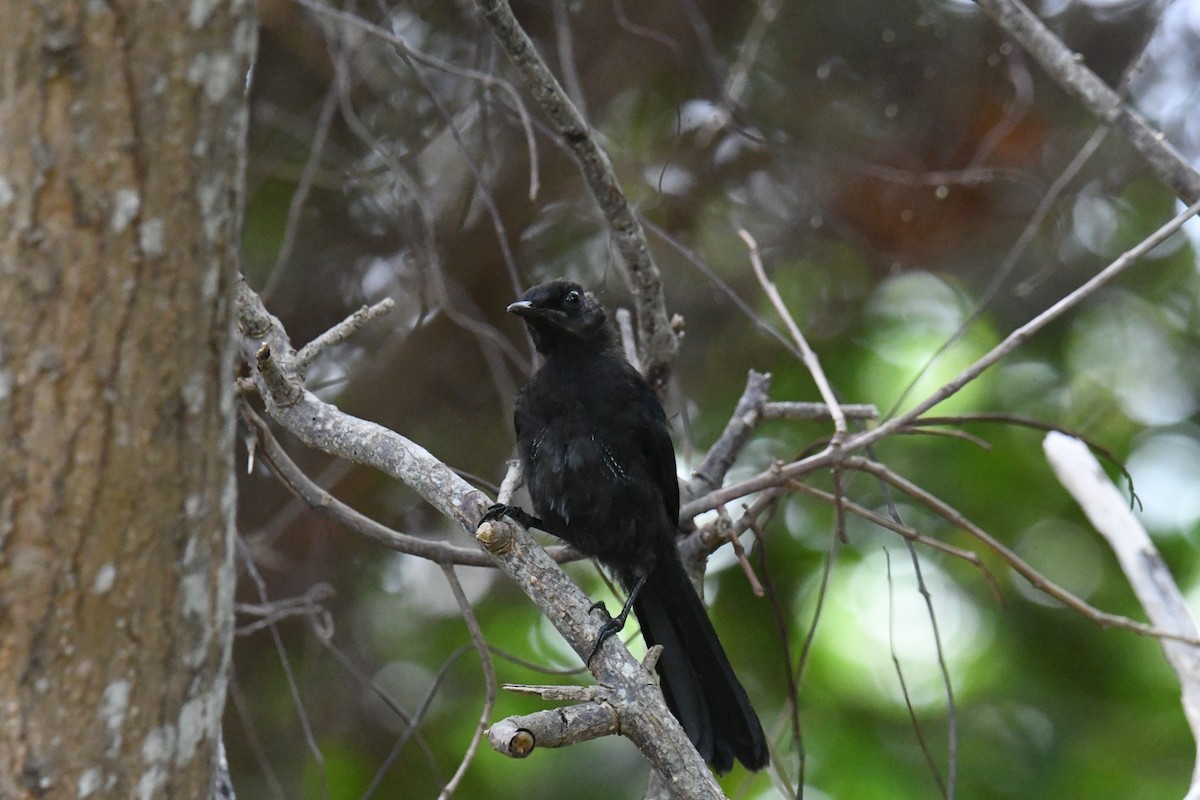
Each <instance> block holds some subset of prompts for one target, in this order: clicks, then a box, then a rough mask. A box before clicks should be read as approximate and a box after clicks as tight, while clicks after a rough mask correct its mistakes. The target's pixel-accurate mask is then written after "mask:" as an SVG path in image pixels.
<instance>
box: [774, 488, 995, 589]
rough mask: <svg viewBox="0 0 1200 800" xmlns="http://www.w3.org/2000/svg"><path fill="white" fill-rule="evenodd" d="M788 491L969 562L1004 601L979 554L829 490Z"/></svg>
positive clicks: (992, 575) (993, 577)
mask: <svg viewBox="0 0 1200 800" xmlns="http://www.w3.org/2000/svg"><path fill="white" fill-rule="evenodd" d="M788 488H790V489H793V490H795V491H797V492H800V493H801V494H806V495H809V496H810V497H815V498H817V499H818V500H823V501H824V502H826V503H829V504H831V505H840V506H841V507H842V508H844V509H845V510H846V511H849V512H850V513H851V514H853V515H854V516H856V517H858V518H860V519H863V520H865V521H867V522H870V523H871V524H872V525H876V526H878V527H880V528H883V529H884V530H888V531H891V532H892V533H895V534H897V535H898V536H901V537H903V538H905V539H907V540H908V541H910V542H915V543H917V544H921V545H924V546H925V547H928V548H929V549H931V550H937V551H938V552H940V553H945V554H946V555H948V556H950V557H952V558H957V559H959V560H960V561H965V562H966V563H968V564H970V565H971V566H972V567H975V569H977V570H979V571H980V573H982V574H983V577H984V578H985V579H986V580H987V582H988V585H989V586H990V587H991V589H992V595H993V597H995V598H996V601H997V602H1000V601H1002V600H1003V595H1002V593H1001V591H1000V582H999V581H998V580H996V576H995V574H993V573H992V571H991V570H990V569H988V567H987V564H984V563H983V559H981V558H980V557H979V554H978V553H974V552H972V551H970V550H964V549H963V548H961V547H955V546H954V545H952V544H946V543H945V542H943V541H940V540H938V539H933V538H931V537H929V536H925V535H923V534H920V533H917V531H915V530H914V529H912V528H910V527H908V526H907V525H904V524H902V523H899V522H896V521H894V520H891V519H888V518H887V517H885V516H883V515H882V514H877V513H875V512H874V511H872V510H870V509H869V508H864V507H863V506H860V505H859V504H858V503H855V502H852V501H850V500H847V499H846V498H845V497H844V496H843V497H841V498H840V499H839V498H836V497H834V495H833V493H832V492H826V491H825V490H823V489H818V488H816V487H815V486H809V485H808V484H807V483H801V482H799V481H789V482H788Z"/></svg>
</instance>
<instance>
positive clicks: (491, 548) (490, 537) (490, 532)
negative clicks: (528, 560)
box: [475, 520, 513, 556]
mask: <svg viewBox="0 0 1200 800" xmlns="http://www.w3.org/2000/svg"><path fill="white" fill-rule="evenodd" d="M499 522H500V521H499V520H484V521H483V522H481V523H480V524H479V527H478V528H476V529H475V541H477V542H479V546H480V547H482V548H483V549H484V550H486V551H487V552H489V553H491V554H492V555H494V556H496V555H502V554H504V553H507V552H508V551H509V550H511V549H512V546H513V534H512V523H505V524H498V523H499Z"/></svg>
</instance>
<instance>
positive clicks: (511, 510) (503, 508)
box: [479, 503, 541, 528]
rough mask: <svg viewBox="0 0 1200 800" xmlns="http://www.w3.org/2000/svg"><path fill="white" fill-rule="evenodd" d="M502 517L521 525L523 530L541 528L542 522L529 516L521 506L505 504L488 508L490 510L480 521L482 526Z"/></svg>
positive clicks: (497, 504)
mask: <svg viewBox="0 0 1200 800" xmlns="http://www.w3.org/2000/svg"><path fill="white" fill-rule="evenodd" d="M501 517H508V518H509V519H511V520H512V521H513V522H515V523H517V524H518V525H520V526H521V527H522V528H540V527H541V526H540V520H539V519H538V518H537V517H535V516H533V515H532V514H529V513H528V512H526V511H525V509H523V508H521V507H520V506H509V505H505V504H504V503H493V504H492V505H490V506H488V510H487V511H485V512H484V514H483V518H482V519H480V520H479V524H480V525H482V524H483V523H485V522H493V521H495V520H498V519H500V518H501Z"/></svg>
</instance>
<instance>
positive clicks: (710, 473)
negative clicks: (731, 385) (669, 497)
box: [681, 370, 771, 498]
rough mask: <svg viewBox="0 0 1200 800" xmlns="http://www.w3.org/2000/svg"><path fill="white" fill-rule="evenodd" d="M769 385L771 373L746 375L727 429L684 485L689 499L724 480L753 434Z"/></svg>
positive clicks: (684, 495)
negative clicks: (744, 386) (743, 387)
mask: <svg viewBox="0 0 1200 800" xmlns="http://www.w3.org/2000/svg"><path fill="white" fill-rule="evenodd" d="M770 388H771V375H770V373H767V372H755V371H754V370H750V374H749V375H748V376H747V377H746V388H745V389H744V390H742V396H741V398H740V399H739V400H738V401H737V405H736V406H735V407H734V409H733V413H732V414H731V415H730V416H729V422H728V423H726V425H725V430H724V431H723V432H722V433H721V436H720V438H718V439H717V441H715V442H714V443H713V445H712V447H710V448H709V449H708V453H706V454H705V456H704V458H703V460H701V461H700V464H699V465H698V466H697V467H696V469H695V470H694V471H693V472H692V477H691V478H689V479H688V481H687V482H686V483H685V484H684V485H683V487H682V488H683V491H682V492H681V494H682V496H683V497H685V498H690V497H695V496H697V495H699V494H701V493H702V492H710V491H712V490H713V489H716V488H717V487H719V486H720V485H721V484H722V483H723V482H724V480H725V475H726V473H728V472H729V468H730V467H732V466H733V462H734V461H735V460H737V457H738V454H739V453H741V452H742V448H743V447H745V446H746V442H747V441H748V440H749V438H750V433H751V432H752V431H753V430H754V426H755V425H756V424H757V423H758V419H759V415H760V413H761V411H762V407H763V404H764V403H766V401H767V390H768V389H770Z"/></svg>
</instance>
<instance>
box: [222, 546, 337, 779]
mask: <svg viewBox="0 0 1200 800" xmlns="http://www.w3.org/2000/svg"><path fill="white" fill-rule="evenodd" d="M237 548H238V554H239V555H240V556H241V558H242V563H243V564H244V565H245V567H246V574H247V575H249V576H250V580H251V582H252V583H253V584H254V588H255V591H257V592H258V598H259V600H260V601H261V602H263V603H269V602H270V597H269V596H268V595H267V582H266V581H265V580H263V576H262V574H261V573H259V571H258V567H257V566H256V565H255V563H254V559H253V558H251V557H250V550H249V548H247V547H246V543H245V542H243V541H242V539H241V538H240V537H239V538H238V539H237ZM269 630H270V632H271V642H272V644H274V645H275V653H276V655H278V656H279V665H280V667H281V668H282V669H283V677H284V681H285V682H286V683H287V687H288V694H289V695H290V696H291V699H292V705H293V706H294V707H295V709H296V718H297V719H299V721H300V730H301V731H302V732H303V733H304V742H305V744H306V745H308V751H309V752H310V753H312V757H313V761H315V762H316V765H317V774H318V776H319V777H320V779H321V794H322V796H323V797H325V800H329V798H330V791H329V772H328V770H327V769H326V768H325V756H324V755H323V754H322V753H321V747H320V745H318V744H317V737H316V734H315V733H314V732H313V727H312V722H311V721H310V720H309V718H308V713H307V712H306V711H305V710H304V701H303V700H301V699H300V686H299V685H298V684H297V683H296V675H295V673H294V672H292V662H291V660H290V659H289V658H288V655H287V649H286V648H285V647H284V646H283V637H282V636H281V635H280V634H279V628H277V627H276V626H275V624H274V623H272V624H271V625H270V626H269Z"/></svg>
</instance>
